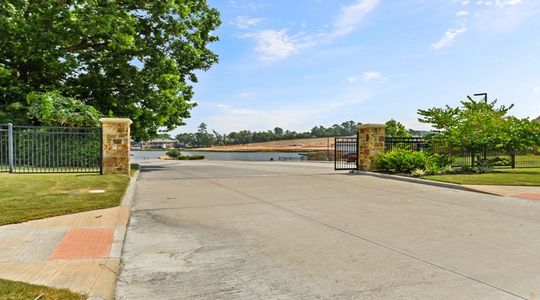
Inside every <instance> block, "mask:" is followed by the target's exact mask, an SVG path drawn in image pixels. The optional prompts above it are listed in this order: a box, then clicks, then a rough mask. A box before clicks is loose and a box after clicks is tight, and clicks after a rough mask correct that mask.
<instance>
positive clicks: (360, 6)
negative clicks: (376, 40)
mask: <svg viewBox="0 0 540 300" xmlns="http://www.w3.org/2000/svg"><path fill="white" fill-rule="evenodd" d="M379 2H380V0H357V3H356V4H353V5H350V6H344V7H342V8H341V14H340V16H339V17H338V19H337V20H336V21H335V22H334V24H333V25H332V26H323V28H324V29H321V30H319V31H317V32H316V33H305V32H301V33H299V34H295V35H289V34H288V30H287V29H281V30H274V29H269V30H264V31H259V32H254V33H249V34H246V35H244V36H243V37H248V38H251V39H253V40H255V41H256V46H255V51H257V52H259V53H261V54H262V56H261V59H262V60H265V61H276V60H281V59H285V58H287V57H289V56H291V55H293V54H295V53H298V52H299V51H300V50H302V49H307V48H310V47H314V46H316V45H320V44H322V43H328V42H331V41H332V40H333V39H334V38H336V37H340V36H344V35H346V34H349V33H351V32H352V31H354V30H355V29H356V28H357V27H358V25H359V24H360V22H361V21H362V19H363V18H364V16H365V15H367V14H368V13H370V12H371V11H372V10H373V9H375V7H376V6H377V5H378V3H379ZM261 21H263V19H254V18H247V17H238V18H237V20H236V23H235V24H236V26H237V27H238V28H241V29H247V28H249V27H251V26H255V25H257V24H258V23H260V22H261ZM301 27H302V28H305V27H307V23H302V24H301Z"/></svg>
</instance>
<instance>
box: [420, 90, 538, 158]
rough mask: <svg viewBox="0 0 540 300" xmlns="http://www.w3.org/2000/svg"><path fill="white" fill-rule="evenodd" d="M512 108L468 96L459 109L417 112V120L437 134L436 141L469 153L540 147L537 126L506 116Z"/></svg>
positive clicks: (530, 122) (447, 107)
mask: <svg viewBox="0 0 540 300" xmlns="http://www.w3.org/2000/svg"><path fill="white" fill-rule="evenodd" d="M512 107H513V104H512V105H510V106H508V107H506V106H504V105H502V106H500V107H497V100H494V101H493V102H488V101H487V99H484V100H480V101H475V100H473V99H472V98H471V97H469V96H468V97H467V100H465V101H461V106H460V107H455V108H453V107H450V106H446V107H445V108H430V109H427V110H422V109H420V110H418V114H419V115H420V116H421V117H420V118H419V119H418V120H419V121H420V122H422V123H429V124H431V125H432V126H433V127H434V128H436V129H437V130H438V133H437V134H435V136H434V137H437V138H438V139H436V140H438V141H442V142H443V143H444V144H446V145H448V146H452V147H459V148H461V149H465V150H468V151H470V152H472V153H485V152H486V151H487V150H503V151H515V150H525V149H529V148H530V147H532V146H535V145H539V144H540V124H538V123H537V122H534V121H530V120H529V119H528V118H525V119H519V118H516V117H513V116H509V115H508V112H509V111H510V109H512Z"/></svg>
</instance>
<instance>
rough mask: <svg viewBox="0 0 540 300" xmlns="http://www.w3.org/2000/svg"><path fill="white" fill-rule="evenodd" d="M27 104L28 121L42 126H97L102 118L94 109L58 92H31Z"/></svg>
mask: <svg viewBox="0 0 540 300" xmlns="http://www.w3.org/2000/svg"><path fill="white" fill-rule="evenodd" d="M27 103H28V117H29V119H30V120H33V121H36V122H38V123H40V124H44V125H60V126H98V125H99V118H100V117H101V116H102V115H101V114H100V113H99V112H98V111H97V110H96V109H95V108H94V107H92V106H90V105H86V104H84V103H82V102H81V101H79V100H77V99H74V98H69V97H64V96H62V95H60V94H59V93H58V92H48V93H38V92H31V93H30V94H28V96H27Z"/></svg>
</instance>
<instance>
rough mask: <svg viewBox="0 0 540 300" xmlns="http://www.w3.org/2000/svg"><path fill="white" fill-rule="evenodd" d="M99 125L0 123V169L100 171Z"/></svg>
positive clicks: (27, 171) (54, 171)
mask: <svg viewBox="0 0 540 300" xmlns="http://www.w3.org/2000/svg"><path fill="white" fill-rule="evenodd" d="M101 155H102V154H101V128H99V127H49V126H12V125H11V124H5V125H0V171H2V172H12V173H101V171H102V168H101V161H102V159H101Z"/></svg>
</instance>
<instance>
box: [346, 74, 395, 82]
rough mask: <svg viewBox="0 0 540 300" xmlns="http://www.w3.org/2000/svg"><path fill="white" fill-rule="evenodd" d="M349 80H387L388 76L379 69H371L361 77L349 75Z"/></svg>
mask: <svg viewBox="0 0 540 300" xmlns="http://www.w3.org/2000/svg"><path fill="white" fill-rule="evenodd" d="M347 81H348V82H350V83H354V82H359V81H364V82H370V81H379V82H382V81H386V77H384V76H383V74H381V73H380V72H377V71H369V72H364V74H362V76H361V77H359V76H349V77H347Z"/></svg>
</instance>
